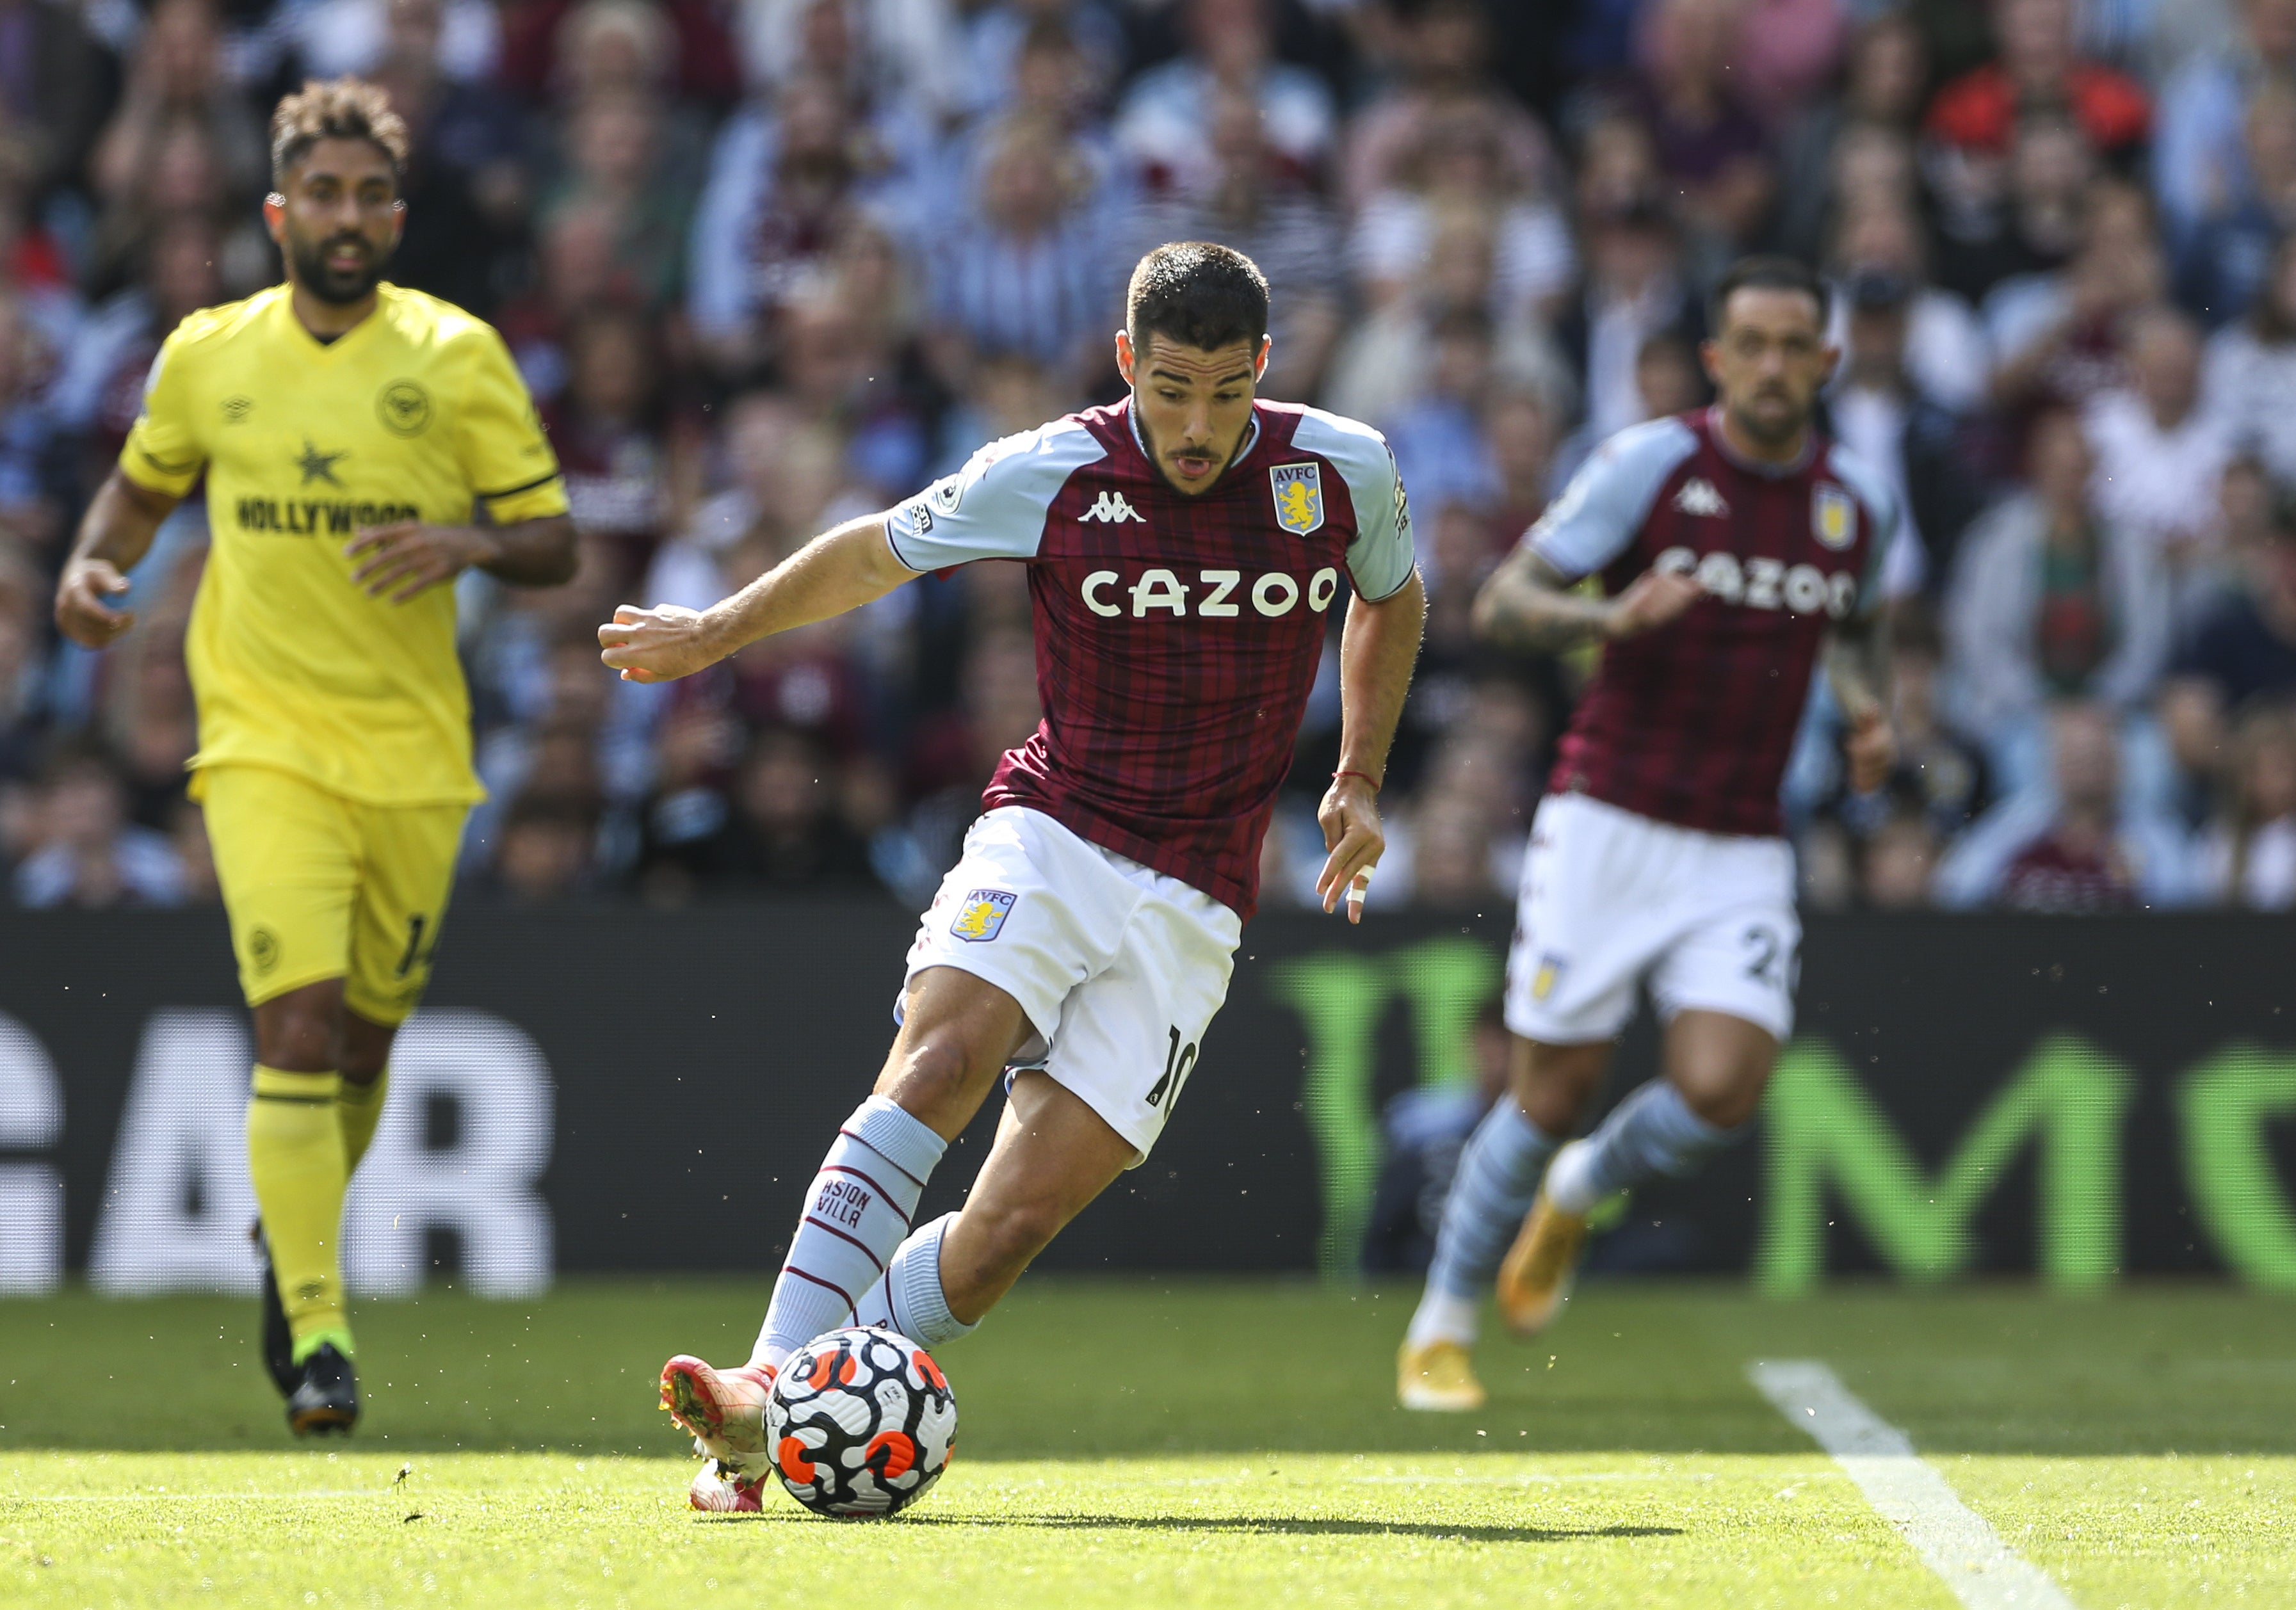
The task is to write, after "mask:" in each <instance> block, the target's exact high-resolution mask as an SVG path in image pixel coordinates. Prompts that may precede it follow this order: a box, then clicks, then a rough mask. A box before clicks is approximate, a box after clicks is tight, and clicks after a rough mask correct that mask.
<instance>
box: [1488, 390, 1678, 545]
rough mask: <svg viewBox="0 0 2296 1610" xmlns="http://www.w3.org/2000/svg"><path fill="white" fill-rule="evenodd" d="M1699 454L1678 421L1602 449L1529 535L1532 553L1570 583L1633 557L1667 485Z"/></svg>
mask: <svg viewBox="0 0 2296 1610" xmlns="http://www.w3.org/2000/svg"><path fill="white" fill-rule="evenodd" d="M1697 447H1698V438H1697V437H1694V436H1693V435H1692V434H1691V433H1690V427H1689V426H1687V425H1685V424H1684V423H1683V422H1682V421H1680V420H1677V419H1663V420H1652V421H1650V422H1649V423H1648V424H1644V425H1634V426H1630V427H1628V429H1624V430H1621V431H1620V432H1619V434H1618V435H1616V436H1614V437H1611V439H1610V440H1609V441H1606V442H1604V443H1603V445H1601V446H1599V447H1597V448H1595V454H1594V456H1593V457H1591V458H1589V459H1588V460H1587V462H1586V464H1585V465H1584V466H1583V467H1582V468H1581V469H1580V470H1579V473H1578V474H1576V475H1574V476H1572V477H1571V478H1570V486H1566V487H1564V488H1563V491H1562V496H1561V497H1558V498H1556V499H1555V500H1554V502H1553V503H1549V504H1548V505H1547V507H1546V513H1545V514H1542V515H1540V516H1539V517H1538V524H1537V525H1535V526H1533V527H1531V528H1530V529H1529V530H1528V531H1526V532H1524V533H1523V537H1522V540H1523V544H1524V546H1526V547H1528V548H1529V550H1530V551H1531V552H1533V553H1536V554H1538V557H1539V558H1541V559H1543V560H1546V562H1547V563H1548V564H1550V565H1552V566H1554V568H1555V569H1556V571H1558V572H1559V573H1560V574H1561V575H1562V576H1564V577H1565V578H1566V579H1568V580H1570V581H1574V582H1575V581H1577V580H1578V579H1579V577H1580V576H1592V575H1593V574H1594V573H1595V571H1597V570H1600V569H1601V568H1603V566H1605V565H1607V564H1609V563H1610V562H1611V560H1614V559H1616V558H1618V557H1619V555H1620V554H1621V553H1624V552H1626V551H1627V546H1628V543H1632V542H1633V541H1634V540H1635V533H1636V532H1637V531H1640V530H1641V529H1642V526H1643V521H1644V520H1645V519H1649V518H1650V511H1651V505H1652V503H1655V502H1656V501H1657V500H1658V494H1659V488H1660V487H1661V486H1665V485H1666V478H1667V477H1668V476H1669V475H1672V474H1673V473H1674V470H1675V467H1676V466H1677V465H1678V464H1680V463H1681V462H1682V461H1683V460H1685V459H1686V458H1688V457H1689V456H1690V455H1691V454H1693V452H1695V451H1696V450H1697Z"/></svg>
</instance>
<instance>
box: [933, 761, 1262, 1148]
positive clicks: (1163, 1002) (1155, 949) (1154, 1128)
mask: <svg viewBox="0 0 2296 1610" xmlns="http://www.w3.org/2000/svg"><path fill="white" fill-rule="evenodd" d="M1242 936H1243V923H1242V919H1240V918H1238V917H1237V916H1236V914H1235V913H1234V911H1231V910H1229V909H1228V908H1227V907H1226V906H1224V905H1222V904H1221V903H1219V902H1218V901H1217V900H1215V899H1213V898H1212V897H1211V896H1210V895H1207V894H1205V893H1203V892H1202V891H1201V890H1200V889H1195V888H1192V887H1189V886H1188V885H1187V884H1185V883H1182V882H1181V881H1180V880H1179V879H1177V878H1168V877H1166V876H1165V875H1164V874H1163V873H1161V872H1153V871H1151V870H1148V869H1147V868H1146V867H1144V866H1142V865H1141V864H1140V863H1139V862H1136V861H1130V860H1127V859H1126V858H1125V857H1124V856H1121V855H1119V854H1117V853H1116V852H1115V851H1113V850H1105V849H1103V848H1101V847H1100V846H1098V845H1096V844H1089V843H1087V842H1086V841H1085V840H1084V839H1082V838H1078V837H1077V835H1076V834H1074V833H1072V832H1070V830H1068V829H1066V828H1064V827H1062V825H1061V824H1060V823H1059V822H1057V821H1054V820H1053V819H1052V818H1051V817H1049V816H1047V815H1046V814H1044V813H1042V812H1040V811H1031V810H1028V809H1025V808H1023V807H1021V806H1020V805H1003V806H1000V807H998V808H997V809H996V810H994V811H991V812H989V813H988V814H987V815H985V816H983V817H981V818H980V820H979V821H976V822H974V823H973V824H972V830H971V831H969V832H967V833H966V834H965V836H964V854H963V855H962V856H960V857H959V858H958V860H957V863H956V865H955V867H954V868H952V869H951V870H950V871H949V874H948V876H947V877H946V878H944V879H941V885H940V892H939V894H937V895H934V896H933V903H932V906H931V909H930V910H928V911H926V912H925V914H924V917H923V918H922V920H921V921H920V922H919V924H918V926H917V937H916V943H915V944H912V945H911V946H910V947H909V964H908V974H907V977H909V978H914V977H916V976H917V975H918V974H919V973H922V972H923V971H924V970H925V969H926V968H934V967H953V968H961V969H962V970H964V971H965V972H968V973H971V974H972V975H973V976H974V977H978V978H984V979H987V980H988V982H989V983H991V984H993V985H996V987H997V988H998V989H1001V990H1003V991H1004V992H1005V993H1007V994H1009V995H1011V996H1012V997H1013V999H1014V1000H1015V1001H1019V1002H1020V1003H1021V1011H1023V1012H1024V1013H1026V1014H1027V1015H1028V1018H1029V1024H1030V1025H1031V1026H1032V1027H1033V1028H1034V1029H1035V1031H1036V1032H1035V1033H1034V1034H1031V1035H1030V1036H1029V1042H1028V1043H1026V1044H1025V1045H1023V1046H1022V1047H1021V1050H1020V1052H1019V1054H1018V1055H1016V1056H1015V1057H1014V1058H1013V1067H1038V1068H1042V1069H1044V1071H1045V1072H1046V1073H1047V1074H1049V1075H1052V1076H1053V1077H1054V1079H1055V1080H1057V1081H1059V1082H1060V1083H1061V1084H1062V1085H1063V1086H1065V1087H1066V1088H1067V1089H1068V1090H1070V1091H1073V1092H1074V1093H1075V1094H1076V1095H1077V1096H1078V1098H1079V1099H1081V1100H1082V1101H1083V1102H1084V1103H1085V1105H1086V1106H1087V1107H1091V1108H1092V1110H1093V1111H1094V1112H1095V1113H1098V1114H1099V1115H1100V1116H1102V1117H1103V1118H1104V1119H1105V1120H1107V1122H1108V1125H1109V1127H1110V1128H1111V1129H1113V1130H1114V1131H1115V1132H1117V1133H1118V1134H1119V1135H1121V1136H1123V1137H1124V1138H1125V1139H1126V1140H1129V1141H1130V1142H1131V1143H1132V1146H1133V1148H1134V1150H1135V1151H1136V1152H1137V1153H1138V1156H1136V1157H1135V1158H1134V1159H1133V1164H1134V1165H1135V1166H1137V1165H1139V1163H1140V1162H1141V1161H1142V1160H1143V1159H1144V1158H1145V1157H1146V1156H1148V1150H1149V1148H1151V1147H1152V1146H1154V1145H1155V1144H1156V1137H1157V1136H1158V1135H1159V1134H1160V1133H1162V1132H1163V1129H1164V1124H1165V1121H1166V1120H1167V1119H1169V1117H1170V1116H1172V1109H1173V1107H1176V1106H1177V1105H1178V1103H1179V1099H1180V1092H1181V1091H1182V1090H1183V1089H1185V1087H1186V1085H1187V1083H1188V1078H1189V1075H1191V1074H1193V1072H1194V1071H1195V1063H1196V1055H1197V1048H1198V1047H1200V1046H1201V1045H1202V1043H1203V1038H1204V1030H1205V1029H1206V1028H1208V1027H1210V1025H1211V1020H1212V1017H1213V1016H1214V1014H1216V1013H1217V1012H1218V1010H1219V1009H1220V1007H1221V1005H1222V1004H1223V1003H1224V1002H1225V1001H1226V1000H1227V981H1228V977H1229V975H1230V974H1231V973H1232V972H1233V971H1234V958H1235V947H1236V943H1237V941H1238V940H1240V939H1241V938H1242ZM904 988H905V990H906V981H905V984H904Z"/></svg>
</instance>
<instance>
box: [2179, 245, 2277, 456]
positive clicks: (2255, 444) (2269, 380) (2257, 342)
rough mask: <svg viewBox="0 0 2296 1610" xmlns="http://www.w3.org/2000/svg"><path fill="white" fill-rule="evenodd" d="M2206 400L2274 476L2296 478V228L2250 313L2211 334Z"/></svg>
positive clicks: (2203, 385) (2205, 367)
mask: <svg viewBox="0 0 2296 1610" xmlns="http://www.w3.org/2000/svg"><path fill="white" fill-rule="evenodd" d="M2201 400H2202V408H2203V409H2204V410H2205V411H2206V412H2207V413H2209V414H2210V415H2211V416H2212V417H2213V418H2215V419H2216V420H2218V421H2219V422H2220V423H2221V424H2222V426H2223V428H2224V429H2225V430H2226V433H2227V434H2228V435H2229V436H2230V437H2231V438H2232V441H2233V443H2234V444H2235V446H2237V447H2238V448H2239V449H2240V450H2241V451H2243V452H2248V453H2253V454H2256V455H2257V457H2258V458H2259V460H2261V461H2262V463H2263V465H2264V468H2265V469H2266V470H2267V471H2269V473H2270V474H2271V476H2272V478H2274V479H2275V480H2278V481H2281V482H2284V483H2288V482H2296V236H2292V237H2291V238H2290V239H2288V240H2287V241H2283V242H2282V243H2281V244H2280V245H2279V246H2278V247H2277V248H2276V249H2274V251H2273V254H2272V262H2271V266H2270V268H2269V270H2268V272H2267V274H2266V277H2265V280H2264V283H2263V285H2262V286H2261V288H2260V289H2259V294H2258V296H2257V298H2256V300H2255V302H2254V303H2253V304H2251V306H2250V308H2249V310H2248V315H2247V316H2246V317H2245V318H2243V319H2242V320H2240V321H2239V322H2238V323H2232V324H2227V325H2226V326H2225V327H2224V328H2223V329H2222V330H2219V331H2217V332H2216V334H2214V335H2213V336H2210V338H2209V346H2208V353H2207V356H2206V359H2205V361H2204V363H2203V364H2202V371H2201Z"/></svg>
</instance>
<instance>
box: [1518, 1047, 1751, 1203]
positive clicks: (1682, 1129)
mask: <svg viewBox="0 0 2296 1610" xmlns="http://www.w3.org/2000/svg"><path fill="white" fill-rule="evenodd" d="M1746 1128H1747V1126H1746V1125H1744V1124H1740V1125H1739V1126H1738V1127H1737V1128H1736V1129H1718V1128H1716V1127H1715V1126H1714V1125H1713V1124H1709V1123H1707V1122H1706V1120H1705V1119H1703V1118H1702V1117H1700V1116H1698V1115H1697V1114H1696V1113H1693V1112H1692V1111H1691V1110H1690V1104H1689V1103H1688V1102H1687V1101H1685V1100H1684V1099H1682V1092H1681V1091H1678V1090H1677V1089H1675V1088H1674V1086H1673V1085H1672V1084H1671V1083H1669V1082H1668V1081H1666V1080H1664V1079H1653V1080H1652V1081H1651V1082H1650V1083H1648V1084H1645V1085H1644V1086H1643V1087H1642V1089H1640V1090H1638V1091H1635V1092H1634V1094H1632V1095H1630V1096H1628V1098H1627V1099H1625V1100H1624V1101H1621V1102H1620V1103H1619V1105H1618V1106H1616V1107H1613V1108H1611V1116H1609V1117H1607V1118H1605V1119H1603V1122H1602V1124H1601V1126H1600V1127H1598V1128H1597V1129H1596V1130H1595V1132H1594V1133H1593V1134H1591V1135H1589V1136H1587V1139H1586V1140H1583V1141H1581V1142H1580V1143H1579V1144H1578V1145H1576V1146H1569V1147H1565V1148H1563V1149H1562V1153H1561V1154H1560V1155H1559V1156H1556V1158H1555V1159H1554V1166H1553V1167H1552V1168H1550V1169H1548V1170H1547V1171H1546V1199H1547V1200H1548V1201H1550V1202H1552V1203H1554V1205H1555V1206H1557V1207H1559V1208H1561V1209H1562V1211H1563V1212H1564V1213H1567V1214H1590V1213H1593V1212H1594V1211H1595V1207H1596V1205H1598V1204H1600V1203H1601V1202H1602V1201H1603V1198H1604V1197H1613V1196H1616V1195H1617V1194H1618V1193H1619V1192H1620V1191H1622V1190H1628V1189H1632V1188H1633V1187H1635V1186H1637V1185H1640V1184H1641V1183H1642V1182H1643V1181H1645V1180H1649V1179H1652V1178H1655V1177H1656V1176H1658V1175H1660V1174H1669V1175H1672V1174H1686V1173H1690V1172H1691V1171H1692V1170H1693V1169H1694V1168H1696V1167H1697V1166H1698V1165H1700V1164H1701V1163H1703V1162H1704V1161H1705V1160H1706V1159H1707V1158H1708V1157H1710V1156H1712V1155H1713V1154H1714V1153H1716V1152H1718V1151H1719V1150H1721V1149H1722V1148H1724V1147H1726V1146H1727V1145H1729V1144H1730V1143H1731V1142H1732V1141H1734V1140H1737V1139H1738V1138H1739V1137H1740V1136H1741V1135H1743V1133H1744V1132H1745V1131H1746Z"/></svg>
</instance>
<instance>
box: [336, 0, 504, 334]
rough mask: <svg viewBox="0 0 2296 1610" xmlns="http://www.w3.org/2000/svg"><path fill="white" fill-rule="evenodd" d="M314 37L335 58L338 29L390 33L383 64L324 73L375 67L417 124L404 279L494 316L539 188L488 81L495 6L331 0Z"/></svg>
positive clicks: (399, 264)
mask: <svg viewBox="0 0 2296 1610" xmlns="http://www.w3.org/2000/svg"><path fill="white" fill-rule="evenodd" d="M301 15H303V16H304V17H306V18H316V17H324V19H325V24H324V27H314V28H312V29H309V30H308V32H307V35H306V38H307V45H306V47H305V54H306V60H307V61H308V59H309V55H310V46H311V45H313V44H321V45H324V46H325V47H327V48H325V49H324V54H325V55H327V56H333V55H336V54H338V53H341V52H339V51H338V50H337V49H335V48H333V47H334V46H335V45H337V44H338V43H348V42H347V41H340V40H339V37H338V36H337V35H336V34H335V32H334V30H343V31H346V32H348V31H351V30H363V28H364V26H365V24H367V23H368V22H369V21H373V22H374V23H375V24H376V25H377V26H379V27H380V28H381V29H382V37H381V40H380V41H379V42H378V46H377V49H376V51H375V53H374V55H375V59H374V60H373V61H372V62H361V63H360V64H359V66H358V67H357V68H351V67H337V68H333V69H324V70H323V71H322V73H321V76H327V77H332V76H333V74H335V73H339V72H349V71H362V72H371V73H372V75H373V78H374V80H375V82H377V83H379V84H380V85H381V86H382V87H383V89H384V91H385V92H386V93H387V94H389V96H390V102H391V109H392V110H395V111H396V112H398V115H399V116H400V117H401V118H404V119H406V125H407V132H408V135H409V137H410V139H411V140H412V141H413V155H412V157H411V158H410V159H409V160H408V163H407V166H406V173H405V174H404V175H403V176H401V177H400V180H399V193H400V196H401V199H402V200H405V201H406V229H405V233H402V234H401V235H400V237H399V241H398V251H397V252H396V253H395V254H394V255H393V256H392V257H391V264H390V272H391V276H392V279H393V281H394V282H396V283H398V284H402V285H411V286H414V288H415V289H416V290H427V291H429V292H430V293H431V294H432V295H433V296H439V297H444V298H447V300H448V301H450V302H453V303H455V305H456V306H462V307H467V308H468V309H470V310H471V312H473V313H476V314H479V315H481V316H491V315H493V312H494V310H495V306H496V303H497V302H499V301H500V299H501V298H502V296H503V294H504V291H506V290H509V289H510V282H511V279H512V274H513V271H514V270H513V256H514V253H515V251H516V249H517V247H518V244H519V240H520V237H521V234H522V233H523V232H524V228H525V225H526V213H527V208H528V206H529V200H530V192H531V189H532V181H531V177H530V176H529V173H528V172H527V168H526V163H525V161H524V159H523V155H524V153H523V151H522V150H521V146H522V143H523V141H522V136H523V132H524V131H523V130H522V129H521V127H520V124H519V120H518V118H517V116H516V114H515V111H514V110H513V109H512V107H511V106H510V105H509V104H508V103H506V102H504V100H503V99H502V98H501V97H500V96H498V95H495V94H490V93H489V92H488V89H487V88H485V87H483V86H482V85H481V84H480V83H477V82H473V80H475V79H480V78H483V77H484V76H485V74H486V73H487V72H488V71H490V70H491V69H492V64H493V63H492V57H493V54H494V51H495V48H496V45H497V43H498V38H499V33H500V29H499V25H498V24H497V23H496V18H495V13H494V10H493V8H492V7H491V6H488V5H485V4H475V3H474V0H387V3H384V4H377V3H375V0H322V4H318V5H316V6H312V7H308V8H307V9H306V10H305V11H304V12H302V13H301ZM355 53H357V54H365V50H364V49H360V50H358V51H357V52H355Z"/></svg>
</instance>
